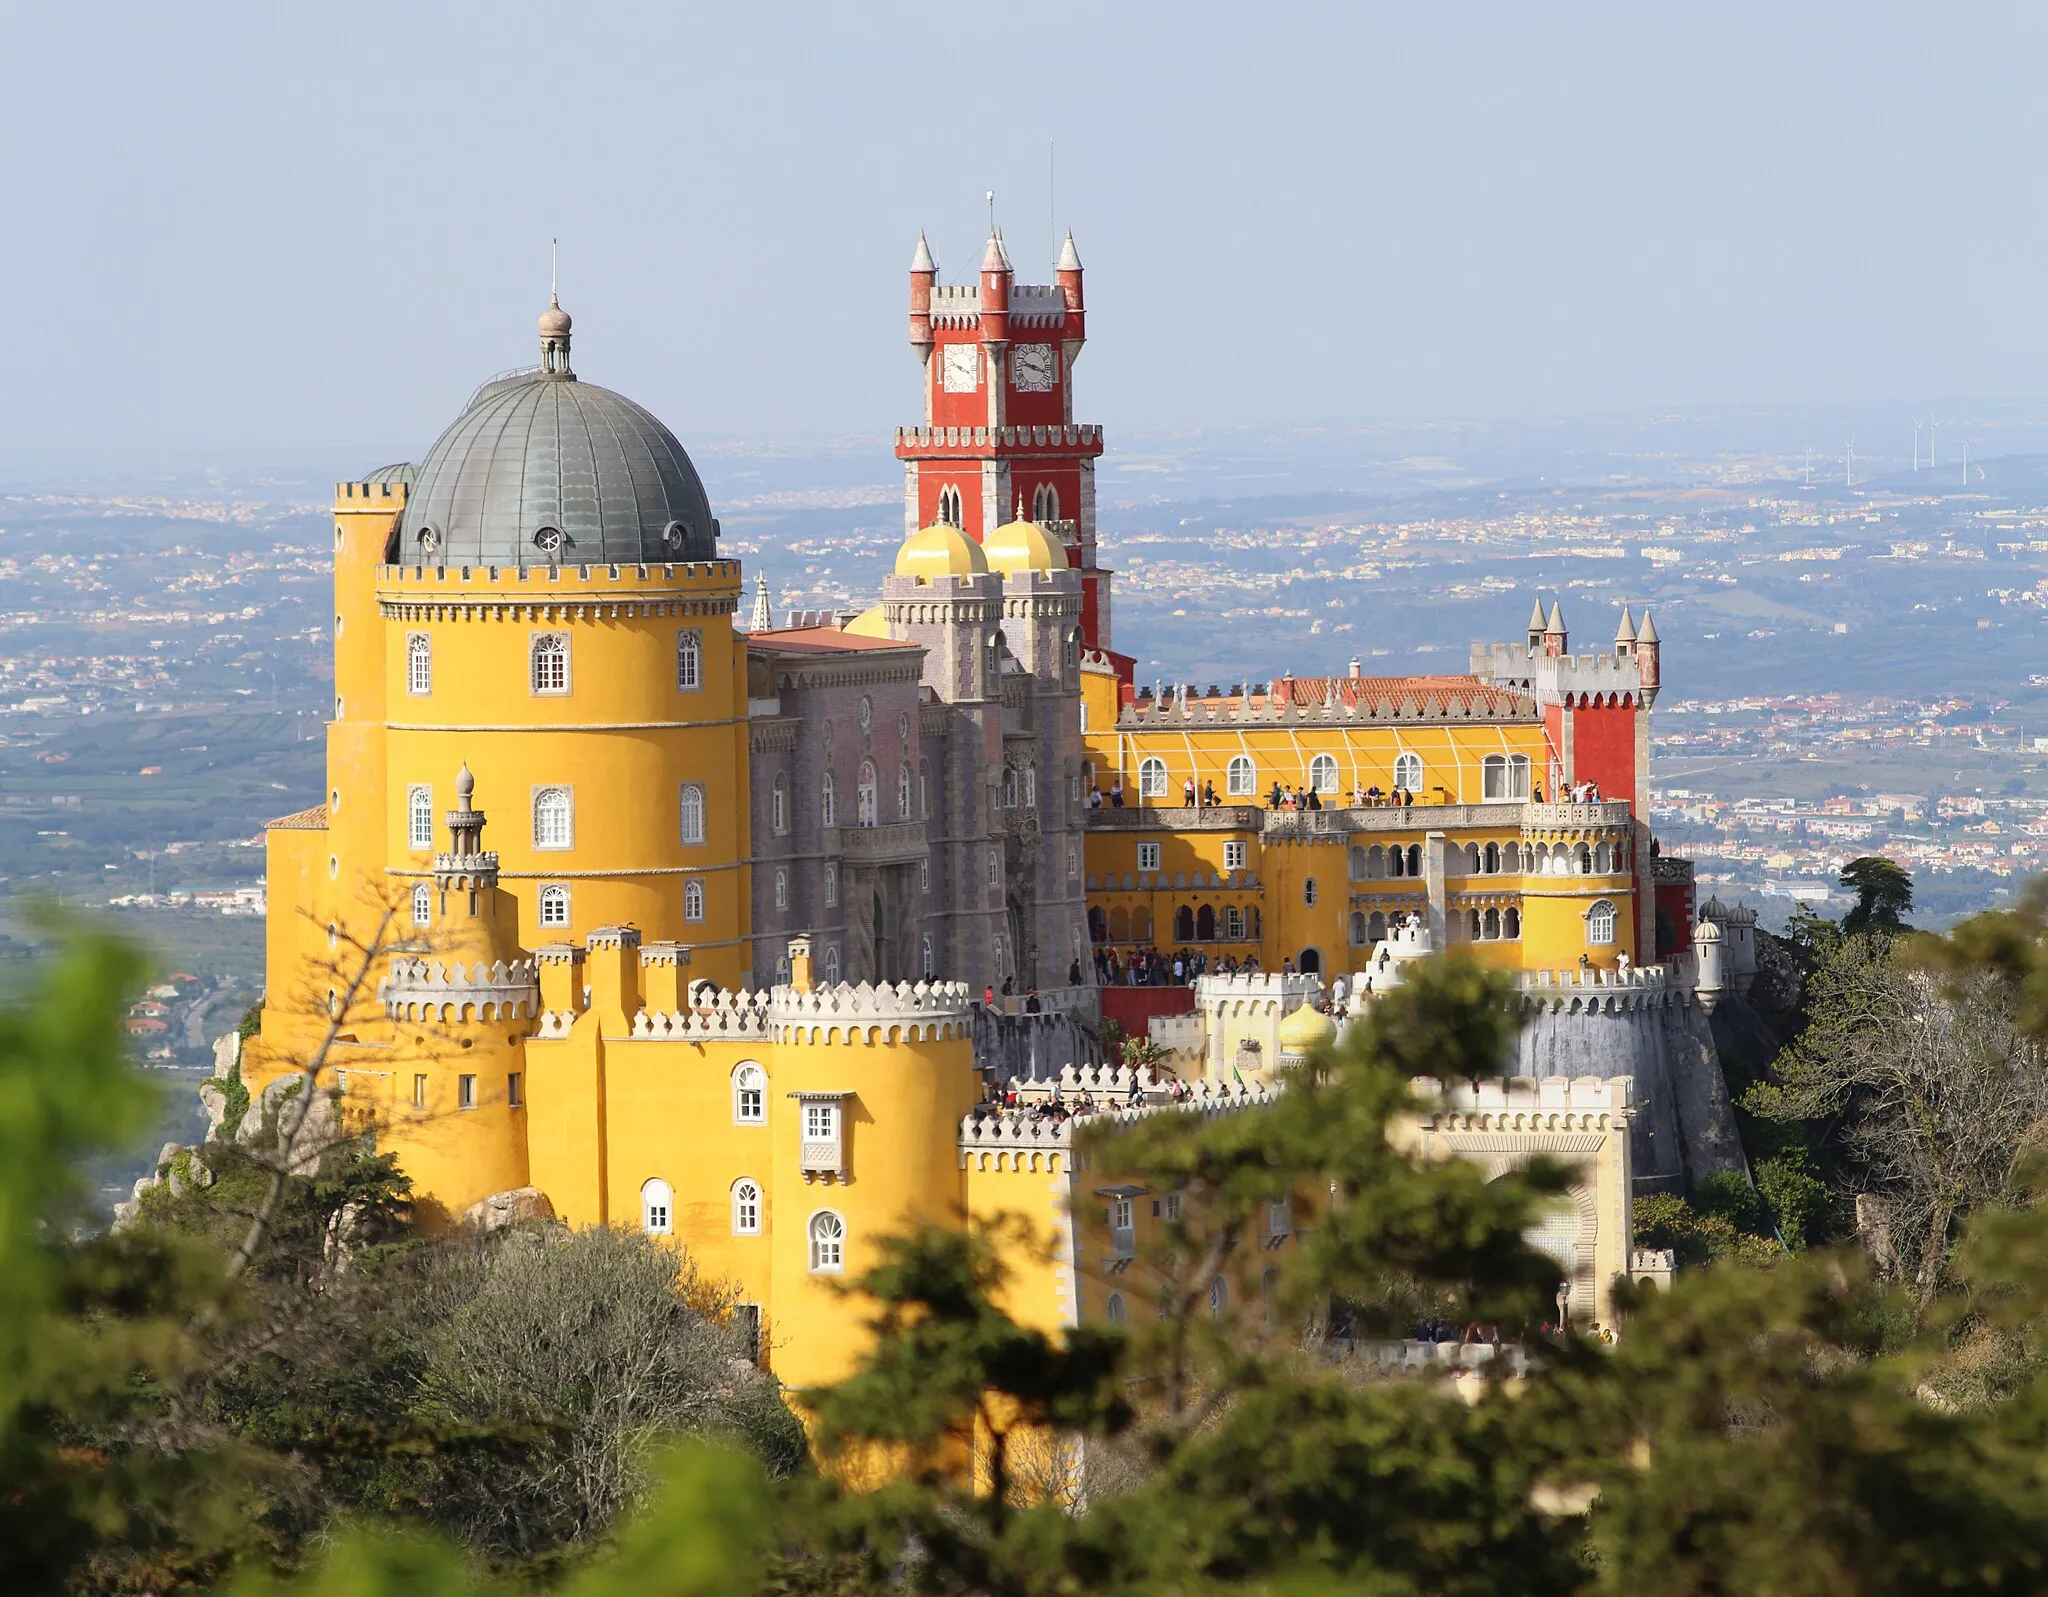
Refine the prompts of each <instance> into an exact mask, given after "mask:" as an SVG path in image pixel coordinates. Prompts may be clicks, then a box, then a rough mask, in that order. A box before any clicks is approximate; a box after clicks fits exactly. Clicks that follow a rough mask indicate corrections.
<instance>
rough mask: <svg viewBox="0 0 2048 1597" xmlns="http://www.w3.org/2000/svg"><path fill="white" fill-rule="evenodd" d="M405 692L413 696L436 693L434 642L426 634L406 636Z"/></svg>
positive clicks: (419, 633) (418, 633)
mask: <svg viewBox="0 0 2048 1597" xmlns="http://www.w3.org/2000/svg"><path fill="white" fill-rule="evenodd" d="M405 691H406V692H408V693H411V694H421V693H432V692H433V691H434V640H433V639H432V638H430V637H428V636H427V635H426V634H425V633H424V632H414V633H409V634H408V635H407V636H406V640H405Z"/></svg>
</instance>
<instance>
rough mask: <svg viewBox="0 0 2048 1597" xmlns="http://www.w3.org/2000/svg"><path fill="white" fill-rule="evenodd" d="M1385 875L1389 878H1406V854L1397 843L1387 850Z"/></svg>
mask: <svg viewBox="0 0 2048 1597" xmlns="http://www.w3.org/2000/svg"><path fill="white" fill-rule="evenodd" d="M1387 874H1388V875H1389V876H1406V875H1407V874H1408V853H1407V850H1405V849H1404V848H1402V847H1401V845H1400V844H1399V843H1396V844H1395V845H1394V846H1393V847H1392V848H1390V849H1388V850H1387Z"/></svg>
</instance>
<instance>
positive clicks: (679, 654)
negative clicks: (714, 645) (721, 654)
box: [676, 627, 704, 693]
mask: <svg viewBox="0 0 2048 1597" xmlns="http://www.w3.org/2000/svg"><path fill="white" fill-rule="evenodd" d="M703 686H704V635H703V634H702V633H701V632H699V631H698V630H697V629H696V628H695V627H686V628H685V629H684V630H683V631H681V632H678V633H677V634H676V691H677V692H679V693H695V692H696V691H697V690H698V689H699V688H701V687H703Z"/></svg>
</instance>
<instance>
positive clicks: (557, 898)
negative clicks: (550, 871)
mask: <svg viewBox="0 0 2048 1597" xmlns="http://www.w3.org/2000/svg"><path fill="white" fill-rule="evenodd" d="M540 923H541V925H543V926H567V925H568V924H569V889H568V888H566V887H562V886H559V885H557V884H554V883H550V884H549V885H548V886H546V887H543V888H542V889H541V890H540Z"/></svg>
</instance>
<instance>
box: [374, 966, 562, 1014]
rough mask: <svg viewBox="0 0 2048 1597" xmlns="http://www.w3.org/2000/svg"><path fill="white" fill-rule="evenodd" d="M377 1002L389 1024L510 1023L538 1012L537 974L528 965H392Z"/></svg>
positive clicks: (380, 985)
mask: <svg viewBox="0 0 2048 1597" xmlns="http://www.w3.org/2000/svg"><path fill="white" fill-rule="evenodd" d="M377 998H378V1000H379V1002H381V1003H382V1004H383V1005H384V1013H385V1014H386V1015H387V1016H388V1017H390V1018H391V1019H393V1020H415V1021H417V1020H438V1021H459V1020H509V1019H512V1018H513V1017H515V1016H517V1017H519V1018H522V1019H523V1018H525V1017H527V1016H530V1015H536V1014H538V1013H539V1012H540V979H539V974H538V968H537V967H536V966H535V964H534V962H533V961H532V960H530V959H518V960H509V961H508V960H502V959H501V960H497V961H494V962H493V963H491V964H488V965H487V964H485V963H484V962H483V961H482V960H478V961H477V962H476V963H475V964H473V965H465V964H463V963H462V962H461V961H460V960H457V961H456V962H454V963H453V964H443V963H442V962H441V961H440V960H438V959H435V960H427V959H395V960H393V961H392V962H391V971H390V974H389V975H387V976H386V977H385V978H384V980H382V981H380V982H379V983H378V984H377Z"/></svg>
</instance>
